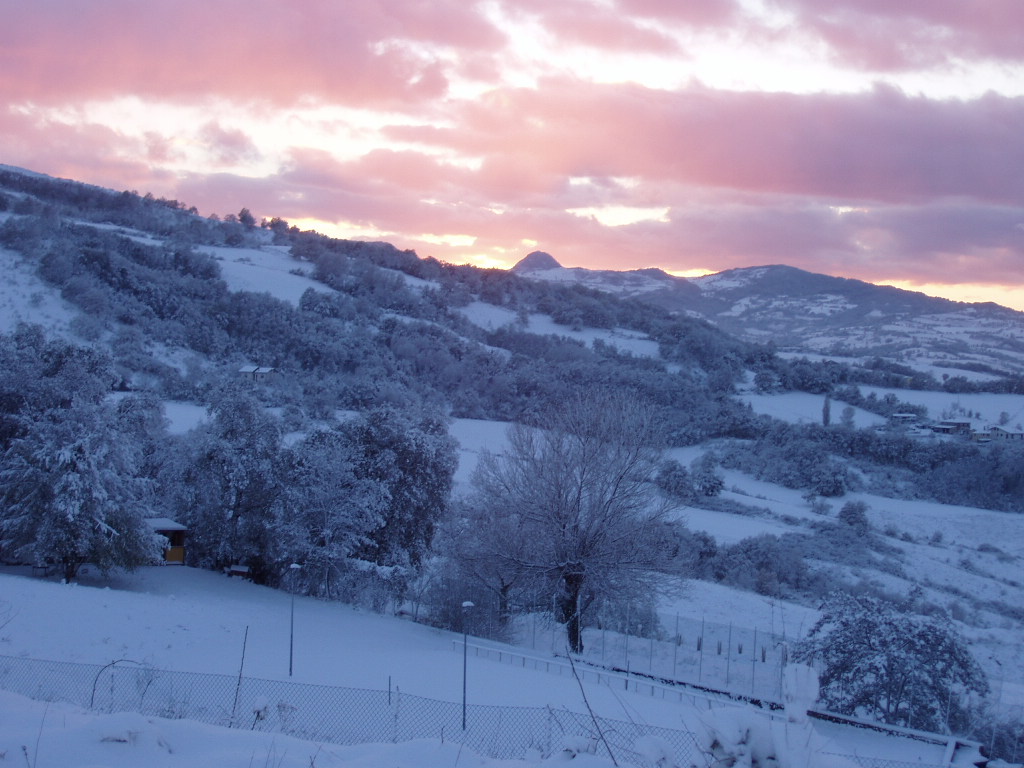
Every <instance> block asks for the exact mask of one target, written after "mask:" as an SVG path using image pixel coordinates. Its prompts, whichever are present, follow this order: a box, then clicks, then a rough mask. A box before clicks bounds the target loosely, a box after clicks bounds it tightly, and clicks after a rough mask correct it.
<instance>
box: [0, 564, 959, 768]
mask: <svg viewBox="0 0 1024 768" xmlns="http://www.w3.org/2000/svg"><path fill="white" fill-rule="evenodd" d="M85 581H86V583H83V584H78V585H63V584H57V583H53V582H48V581H42V580H38V579H34V578H31V577H29V576H26V575H21V574H16V573H10V572H4V573H0V595H2V596H3V597H2V603H0V610H3V612H4V614H3V615H4V616H5V617H6V619H7V623H6V624H5V625H4V626H3V627H2V628H0V654H2V656H4V657H15V658H42V659H54V660H64V661H77V662H86V663H92V664H108V663H110V662H112V661H116V660H118V659H126V660H131V661H133V662H137V663H140V664H143V665H146V666H147V667H151V668H153V669H157V670H179V671H200V672H210V673H219V674H223V675H231V676H235V675H238V673H239V668H240V666H242V668H243V674H244V675H245V676H246V677H252V678H260V679H265V680H281V681H285V680H289V679H290V680H292V681H293V682H297V683H315V684H318V685H337V686H344V687H349V688H363V689H375V690H381V691H386V690H401V691H402V692H403V693H404V694H411V695H418V696H424V697H428V698H431V699H438V700H445V701H450V702H458V701H459V700H460V697H461V693H462V665H463V657H462V654H461V653H460V647H461V646H460V645H459V639H460V636H459V635H453V634H451V633H448V632H443V631H440V630H435V629H431V628H428V627H424V626H421V625H418V624H414V623H411V622H410V621H408V620H405V619H399V618H393V617H386V616H378V615H375V614H367V613H365V612H361V611H359V610H356V609H353V608H351V607H348V606H345V605H340V604H337V603H329V602H324V601H320V600H316V599H312V598H304V597H297V598H295V601H294V611H295V612H294V653H293V656H292V658H293V660H294V674H293V676H292V677H291V678H289V677H288V664H289V647H290V646H289V637H290V635H289V630H290V616H291V609H292V598H291V596H289V595H287V594H285V593H283V592H279V591H276V590H272V589H269V588H266V587H260V586H256V585H253V584H250V583H248V582H244V581H239V580H236V579H229V578H228V577H226V576H222V575H220V574H214V573H211V572H206V571H198V570H194V569H191V568H185V567H175V566H167V567H152V568H144V569H142V570H140V571H138V572H136V573H135V574H128V575H125V574H120V575H115V576H112V577H111V578H109V579H103V578H101V577H100V576H99V575H98V574H94V573H90V574H87V575H86V577H85ZM710 598H711V599H718V600H720V599H722V598H723V595H722V594H721V593H720V592H719V593H716V594H714V595H711V596H710ZM243 641H244V648H245V654H244V665H243ZM3 664H4V661H3V659H2V658H0V668H2V666H3ZM0 672H2V669H0ZM466 672H467V674H466V692H467V700H468V701H469V702H470V703H472V704H476V705H479V704H491V705H496V706H506V707H507V706H526V707H551V708H553V709H555V710H560V709H568V710H572V711H580V712H585V711H586V705H587V703H589V705H590V707H592V708H593V710H594V712H595V713H596V714H598V715H599V716H602V717H608V718H611V719H615V720H622V721H630V722H634V723H643V724H646V725H649V726H660V727H665V728H671V729H674V730H684V731H693V732H701V731H702V729H704V728H705V727H706V723H707V722H708V720H709V719H710V720H716V718H718V719H720V717H721V716H720V715H715V714H709V713H708V708H709V706H711V705H709V704H708V702H707V701H704V702H703V703H699V702H698V703H697V704H696V705H695V703H694V702H692V701H686V702H682V703H677V702H674V701H666V700H663V699H661V698H655V697H653V696H650V695H643V694H639V693H635V692H633V691H625V690H619V689H613V688H611V687H609V686H607V685H601V684H596V683H592V682H585V683H583V687H582V688H581V686H580V684H578V683H577V682H576V681H575V680H574V679H572V678H571V677H567V676H564V675H554V674H549V673H546V672H544V671H537V670H534V669H530V668H523V667H520V666H513V665H510V664H508V663H500V662H498V661H496V660H492V659H489V658H484V657H478V656H475V655H470V657H469V659H468V664H467V670H466ZM584 695H585V696H586V703H585V702H584V700H583V697H584ZM715 706H716V707H721V706H722V705H720V704H718V705H715ZM728 709H729V711H730V712H732V714H731V715H728V716H729V717H736V718H740V719H742V720H750V719H751V718H753V720H756V721H758V722H762V720H763V719H762V718H761V716H758V715H755V714H754V713H753V712H752V710H749V709H747V708H746V707H729V708H728ZM0 722H2V723H3V724H4V726H3V728H0V755H6V756H7V757H6V759H9V760H11V762H12V764H15V761H19V763H18V764H20V761H21V760H22V756H21V755H19V754H18V753H19V752H21V751H22V746H25V747H26V749H27V750H28V753H27V755H26V756H25V758H26V759H27V761H28V765H30V766H40V768H46V767H48V766H79V765H80V766H83V767H84V766H108V767H109V768H121V766H130V765H131V766H137V765H147V766H184V765H189V766H207V765H210V766H213V765H217V766H223V765H240V766H244V765H274V766H278V765H280V766H282V768H283V767H284V766H292V765H303V766H307V765H315V766H321V767H322V766H331V765H342V764H344V765H349V764H355V765H364V766H366V768H377V767H378V766H380V768H384V767H385V766H389V767H390V766H395V765H408V766H412V765H418V766H419V765H425V766H434V765H438V766H440V765H444V766H450V765H456V764H457V763H459V762H461V761H462V760H466V761H467V764H472V765H478V766H513V765H540V764H543V763H544V761H542V760H541V759H540V758H539V757H534V758H529V759H527V761H526V762H525V763H524V762H519V761H511V762H508V761H492V760H488V759H482V758H478V757H477V756H475V755H472V754H471V753H468V752H465V753H463V754H462V755H461V757H459V756H458V753H457V749H454V748H452V747H451V745H442V744H441V743H439V742H436V741H430V742H420V743H417V744H415V745H411V746H410V745H406V746H401V745H386V746H366V747H360V748H341V747H335V746H332V745H319V744H308V743H300V742H298V741H295V740H292V739H290V738H287V737H284V736H281V735H276V736H270V735H268V734H254V733H251V732H250V733H246V734H245V735H243V734H242V733H240V732H238V731H227V730H224V729H215V728H212V727H210V726H205V725H198V724H195V723H188V722H184V721H180V720H179V721H166V720H160V719H157V718H153V717H141V716H138V715H131V714H120V715H118V714H114V715H108V716H99V715H95V714H87V713H84V712H83V711H81V710H79V709H77V708H74V707H70V706H67V705H63V704H49V705H43V704H38V703H28V702H26V701H25V700H24V699H21V698H20V697H18V696H14V695H12V694H6V693H5V694H2V695H0ZM762 724H764V722H762ZM509 727H513V726H509ZM765 727H768V726H767V725H765ZM775 727H784V726H783V724H778V723H777V724H776V726H775ZM800 734H802V736H801V737H802V738H804V737H813V739H814V741H815V743H816V745H817V746H816V749H818V750H824V751H826V752H831V753H837V754H853V753H854V752H856V753H857V754H859V755H861V756H874V757H877V758H887V759H890V760H906V761H920V762H921V763H922V764H925V765H928V764H932V765H936V764H938V763H940V762H941V756H942V748H941V747H940V746H934V745H932V746H929V745H926V744H922V743H915V742H911V741H907V740H904V739H893V738H891V737H883V736H880V735H877V734H872V733H871V732H865V731H862V730H861V729H852V728H835V727H832V726H826V725H824V724H820V725H815V726H814V732H813V733H812V734H810V736H808V734H806V733H804V732H802V731H801V732H800ZM796 735H798V734H797V732H795V731H794V732H792V733H791V734H790V737H791V738H792V737H795V736H796ZM453 750H454V751H453ZM207 753H208V754H210V755H211V756H212V755H216V756H217V758H216V761H210V760H208V759H207V757H204V756H203V755H204V754H207ZM321 755H322V757H321ZM2 759H5V758H4V757H0V760H2ZM580 759H581V762H575V763H574V765H580V766H584V765H588V764H589V765H593V766H599V765H600V766H603V765H605V763H603V762H600V761H597V762H588V761H589V760H591V758H589V757H587V756H581V758H580ZM349 760H352V761H353V762H351V763H350V762H348V761H349ZM360 761H362V762H360ZM812 764H817V765H825V764H826V763H822V762H818V763H812ZM827 764H829V765H833V764H835V765H838V764H839V763H838V762H836V763H827Z"/></svg>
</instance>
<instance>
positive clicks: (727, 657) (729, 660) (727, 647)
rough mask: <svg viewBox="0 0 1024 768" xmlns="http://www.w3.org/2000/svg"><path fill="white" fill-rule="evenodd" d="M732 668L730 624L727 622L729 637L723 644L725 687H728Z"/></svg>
mask: <svg viewBox="0 0 1024 768" xmlns="http://www.w3.org/2000/svg"><path fill="white" fill-rule="evenodd" d="M731 667H732V622H731V621H730V622H729V637H728V639H727V640H726V643H725V685H726V687H728V686H729V670H730V668H731Z"/></svg>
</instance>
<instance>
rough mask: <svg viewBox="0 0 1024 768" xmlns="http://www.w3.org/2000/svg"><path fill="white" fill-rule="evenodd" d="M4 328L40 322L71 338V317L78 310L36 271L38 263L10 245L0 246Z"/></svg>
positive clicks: (0, 310)
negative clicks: (21, 254) (34, 262)
mask: <svg viewBox="0 0 1024 768" xmlns="http://www.w3.org/2000/svg"><path fill="white" fill-rule="evenodd" d="M0 272H2V273H3V276H4V284H5V285H4V290H3V291H2V292H0V331H2V332H3V333H10V332H11V331H13V330H14V329H15V328H16V327H17V325H18V323H37V324H39V325H42V326H44V327H45V328H47V329H48V330H49V331H50V332H51V333H52V334H53V335H55V336H57V337H62V338H68V337H69V336H70V335H71V332H70V330H69V327H70V323H71V320H72V319H73V318H74V317H76V316H77V315H78V311H77V310H76V309H74V308H73V307H72V306H71V305H70V304H68V303H67V302H66V301H64V299H62V298H61V297H60V294H59V293H58V292H57V291H55V290H54V289H53V287H52V286H50V285H48V284H46V283H44V282H43V280H42V278H40V277H39V275H37V274H36V268H35V266H34V265H32V264H29V263H27V262H26V261H25V260H24V258H23V257H22V256H20V255H19V254H17V253H14V252H13V251H9V250H7V249H6V248H0Z"/></svg>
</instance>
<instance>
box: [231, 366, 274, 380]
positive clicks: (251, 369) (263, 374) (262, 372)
mask: <svg viewBox="0 0 1024 768" xmlns="http://www.w3.org/2000/svg"><path fill="white" fill-rule="evenodd" d="M238 373H239V374H241V376H242V378H245V379H249V380H250V381H267V380H268V379H271V378H273V377H274V376H276V375H277V368H269V367H266V366H262V365H243V366H242V367H241V368H239V369H238Z"/></svg>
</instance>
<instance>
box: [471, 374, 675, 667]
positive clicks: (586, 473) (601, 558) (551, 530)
mask: <svg viewBox="0 0 1024 768" xmlns="http://www.w3.org/2000/svg"><path fill="white" fill-rule="evenodd" d="M537 423H538V425H539V426H525V425H514V426H513V427H511V428H510V430H509V445H508V448H507V450H506V452H505V454H504V455H503V456H501V457H498V456H493V455H484V456H483V457H482V458H481V461H480V464H479V466H478V468H477V471H476V473H475V474H474V477H473V480H472V483H473V492H472V495H471V497H470V499H469V504H470V505H471V506H472V507H474V508H475V509H476V510H477V512H476V514H475V516H474V517H473V520H474V521H475V522H476V524H475V525H471V526H468V527H467V529H466V532H465V535H466V536H477V537H479V540H480V543H481V545H482V546H483V547H484V548H485V549H489V556H491V557H493V558H495V560H496V561H497V562H499V563H500V564H501V565H502V567H503V568H504V569H505V570H506V572H507V573H515V572H517V571H518V572H520V573H522V574H525V575H527V576H529V577H530V578H532V579H543V580H544V581H545V582H546V584H547V585H548V589H549V590H550V594H551V599H553V601H554V603H555V606H556V608H557V613H558V617H559V619H560V620H561V621H562V622H564V623H565V624H566V632H567V635H568V640H569V645H570V647H571V648H572V649H573V650H574V651H576V652H579V651H581V650H582V648H583V643H582V635H581V629H582V623H581V622H582V616H583V613H584V612H585V611H586V610H587V609H588V607H589V606H590V605H592V604H593V603H594V602H595V601H602V600H607V599H610V598H613V597H615V596H621V595H622V594H631V593H636V592H638V591H641V590H643V591H648V592H650V591H655V590H657V589H658V588H659V587H660V586H662V585H664V584H665V583H666V582H667V581H668V580H667V579H666V578H665V576H663V575H657V576H656V575H655V574H656V572H662V573H665V572H677V571H678V570H679V569H678V568H677V565H678V564H677V562H676V555H677V554H678V553H677V547H676V544H677V537H675V536H674V535H672V530H673V528H672V525H671V524H670V522H669V517H668V513H669V511H670V509H671V504H672V502H671V501H669V500H668V499H667V498H666V497H664V496H663V495H661V494H659V493H657V491H656V489H655V486H654V483H653V477H654V475H655V473H656V472H657V470H658V467H659V464H660V459H661V450H660V448H661V443H660V430H659V421H658V418H657V415H656V412H655V411H654V410H653V409H652V408H649V407H647V406H645V405H644V404H642V403H640V402H639V401H638V400H637V398H635V397H628V396H626V395H624V394H622V393H616V392H611V391H596V392H587V393H585V394H584V393H580V394H578V395H576V396H574V397H573V398H572V399H570V400H569V401H568V402H565V403H561V404H559V406H558V407H557V408H551V409H549V410H548V411H547V412H546V413H544V414H543V415H542V416H541V418H540V419H538V422H537ZM499 520H500V525H497V526H491V525H490V524H489V523H488V521H499Z"/></svg>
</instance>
